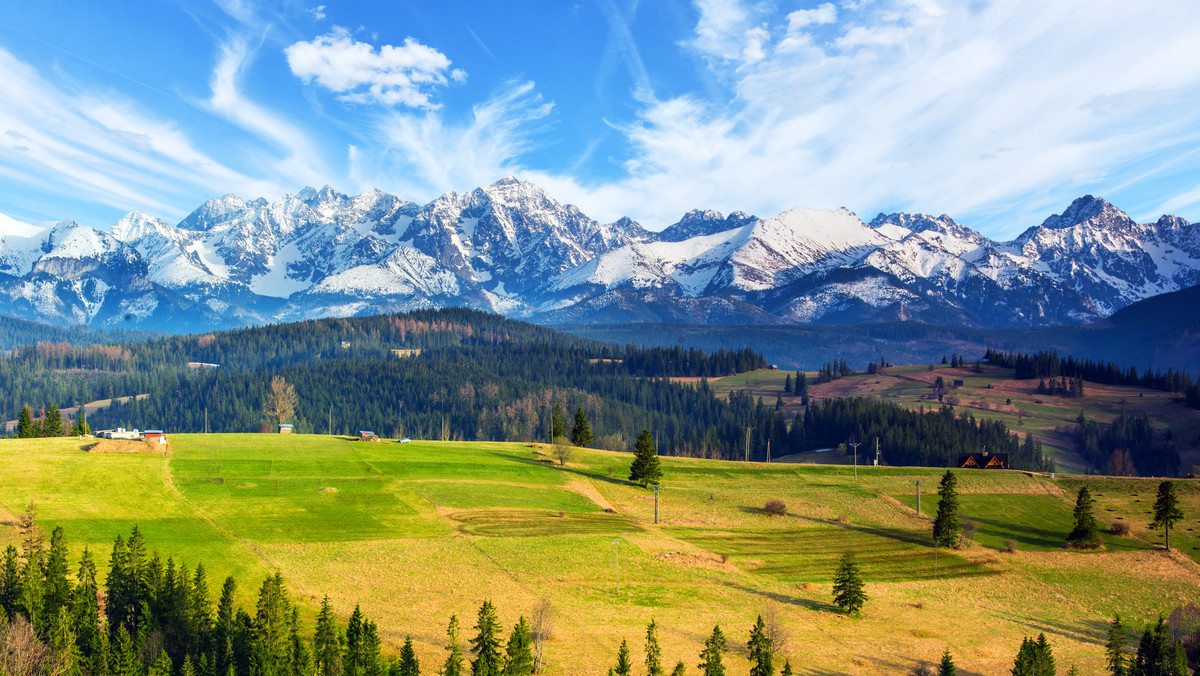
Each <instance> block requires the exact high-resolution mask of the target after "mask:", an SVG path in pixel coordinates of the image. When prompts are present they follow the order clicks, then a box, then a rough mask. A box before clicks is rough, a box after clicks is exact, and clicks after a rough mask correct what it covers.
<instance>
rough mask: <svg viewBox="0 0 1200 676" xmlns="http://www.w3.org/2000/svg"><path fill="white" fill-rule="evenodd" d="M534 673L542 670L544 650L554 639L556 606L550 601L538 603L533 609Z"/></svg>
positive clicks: (545, 600) (543, 600) (544, 600)
mask: <svg viewBox="0 0 1200 676" xmlns="http://www.w3.org/2000/svg"><path fill="white" fill-rule="evenodd" d="M532 619H533V622H532V625H533V626H532V627H531V629H532V631H531V632H530V633H531V634H533V671H534V673H537V672H539V671H541V668H542V649H543V648H544V647H545V645H546V641H549V640H550V639H551V638H553V637H554V606H553V605H551V604H550V600H549V599H542V600H541V601H538V604H537V607H535V608H534V609H533V618H532Z"/></svg>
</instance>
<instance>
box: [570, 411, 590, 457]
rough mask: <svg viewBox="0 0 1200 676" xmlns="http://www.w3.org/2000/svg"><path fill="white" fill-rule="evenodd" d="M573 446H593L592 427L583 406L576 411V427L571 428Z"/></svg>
mask: <svg viewBox="0 0 1200 676" xmlns="http://www.w3.org/2000/svg"><path fill="white" fill-rule="evenodd" d="M571 445H572V446H579V447H581V448H587V447H588V446H591V445H592V425H591V423H589V422H588V419H587V415H586V414H584V412H583V407H582V406H580V407H579V410H577V411H575V426H574V427H572V428H571Z"/></svg>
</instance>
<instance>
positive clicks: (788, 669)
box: [779, 660, 792, 676]
mask: <svg viewBox="0 0 1200 676" xmlns="http://www.w3.org/2000/svg"><path fill="white" fill-rule="evenodd" d="M779 676H792V663H791V661H790V660H784V661H783V669H782V670H780V672H779Z"/></svg>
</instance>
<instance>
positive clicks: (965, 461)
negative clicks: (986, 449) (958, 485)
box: [958, 453, 1008, 469]
mask: <svg viewBox="0 0 1200 676" xmlns="http://www.w3.org/2000/svg"><path fill="white" fill-rule="evenodd" d="M958 466H959V468H961V469H1008V454H1007V453H967V454H965V455H960V456H958Z"/></svg>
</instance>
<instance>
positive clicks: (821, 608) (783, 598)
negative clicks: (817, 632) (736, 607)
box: [720, 580, 842, 614]
mask: <svg viewBox="0 0 1200 676" xmlns="http://www.w3.org/2000/svg"><path fill="white" fill-rule="evenodd" d="M720 583H721V584H722V585H724V586H726V587H729V588H730V589H736V590H738V591H740V592H745V593H747V594H753V595H754V596H761V597H762V598H764V599H769V600H771V601H774V602H776V603H779V604H782V605H787V606H797V607H800V608H807V609H808V610H814V611H818V612H833V613H839V614H840V613H841V612H842V609H841V608H838V607H837V606H835V605H833V604H832V603H825V602H824V601H817V600H816V599H804V598H796V597H795V596H788V595H786V594H779V593H776V592H769V591H763V590H762V589H756V588H754V587H748V586H746V585H744V584H738V583H737V582H732V581H730V580H721V581H720Z"/></svg>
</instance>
